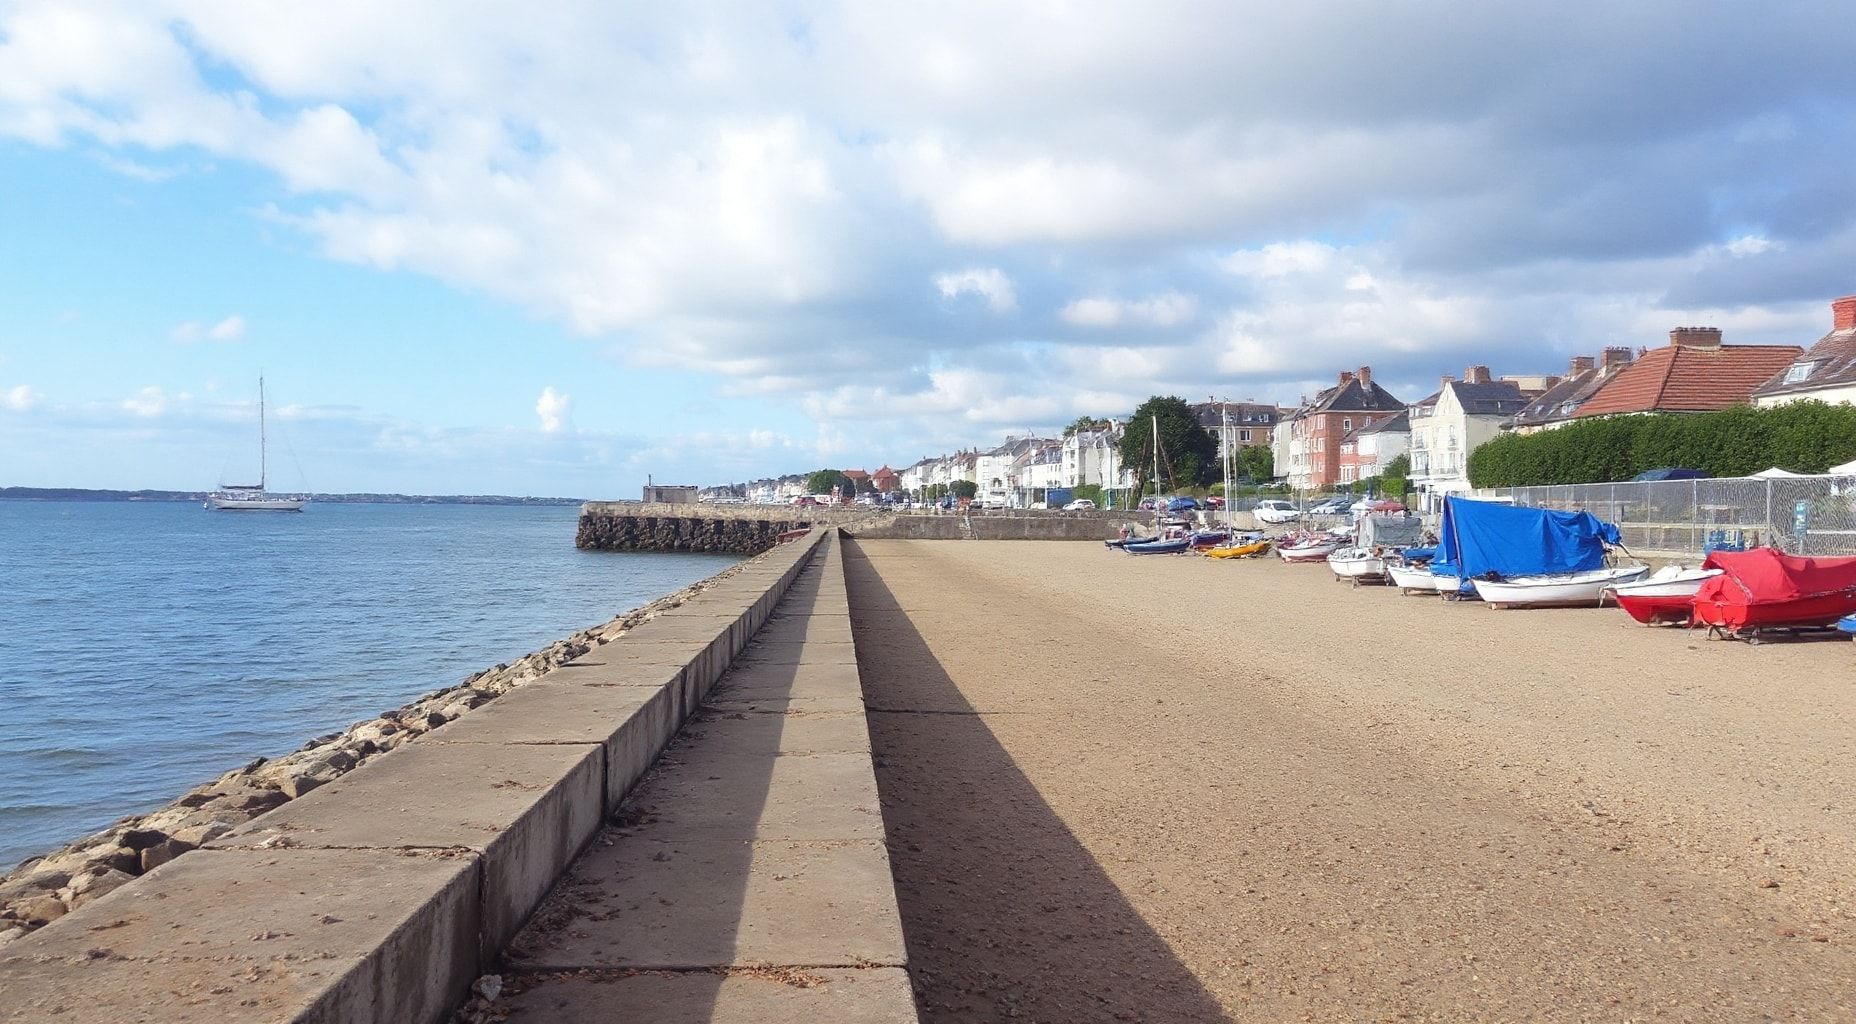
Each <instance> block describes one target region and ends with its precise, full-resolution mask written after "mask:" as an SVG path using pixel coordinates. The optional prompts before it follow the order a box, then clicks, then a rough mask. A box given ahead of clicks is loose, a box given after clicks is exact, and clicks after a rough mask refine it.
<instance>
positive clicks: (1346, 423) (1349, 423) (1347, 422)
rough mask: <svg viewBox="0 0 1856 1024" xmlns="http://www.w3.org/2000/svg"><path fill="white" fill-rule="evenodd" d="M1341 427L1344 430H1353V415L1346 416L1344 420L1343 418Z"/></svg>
mask: <svg viewBox="0 0 1856 1024" xmlns="http://www.w3.org/2000/svg"><path fill="white" fill-rule="evenodd" d="M1340 429H1342V430H1352V429H1353V417H1351V416H1349V417H1348V418H1346V419H1344V420H1341V421H1340Z"/></svg>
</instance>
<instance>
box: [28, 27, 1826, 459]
mask: <svg viewBox="0 0 1856 1024" xmlns="http://www.w3.org/2000/svg"><path fill="white" fill-rule="evenodd" d="M1606 10H1607V9H1606V8H1605V6H1604V5H1603V4H1600V3H1598V2H1597V0H1574V2H1572V3H1568V4H1561V5H1549V6H1546V7H1542V8H1541V9H1540V10H1538V11H1535V12H1533V13H1532V14H1531V15H1530V19H1529V22H1528V31H1526V32H1524V33H1520V34H1519V35H1517V34H1516V33H1515V32H1514V31H1513V25H1512V14H1511V13H1509V12H1505V11H1503V10H1500V9H1499V8H1498V7H1496V6H1494V5H1484V6H1482V7H1475V6H1469V7H1466V6H1464V5H1462V4H1459V3H1449V2H1443V0H1436V2H1426V0H1414V2H1411V3H1406V4H1398V5H1385V4H1371V3H1366V2H1364V0H1341V5H1340V7H1339V8H1329V7H1320V8H1316V7H1311V6H1309V5H1282V4H1267V3H1261V2H1257V3H1249V4H1239V5H1228V6H1227V7H1226V8H1220V9H1219V12H1218V13H1219V16H1218V17H1207V16H1206V8H1204V7H1203V5H1194V4H1171V3H1166V2H1164V0H1162V2H1159V3H1157V4H1152V5H1127V4H1111V3H1091V2H1088V0H1084V2H1080V3H1078V4H1076V5H1073V6H1072V7H1069V8H1066V16H1065V17H1063V18H1052V17H1050V16H1049V12H1048V11H1046V10H1044V9H1043V8H1041V7H1039V6H1037V5H1030V6H1023V5H1019V6H1014V5H1003V6H1002V5H998V4H993V3H985V2H982V0H947V2H945V3H941V4H936V5H933V7H932V8H927V7H910V6H907V5H902V6H898V5H885V4H850V5H838V6H835V7H824V6H821V7H817V8H814V7H811V6H809V5H805V4H802V5H801V6H800V7H798V8H791V7H780V6H769V5H764V4H749V3H735V2H730V0H697V3H695V4H693V5H658V6H651V5H645V6H642V7H639V6H630V7H626V6H619V5H609V4H599V3H593V2H591V0H580V2H569V0H564V2H561V3H555V4H545V5H536V6H534V8H533V9H531V10H527V11H525V12H524V16H523V17H521V18H510V17H509V16H508V14H507V12H506V11H504V10H501V9H497V8H496V7H495V6H494V5H491V6H487V7H486V6H477V5H457V4H453V3H446V2H444V0H402V2H397V3H392V4H378V3H376V4H366V3H359V2H349V0H341V2H336V3H329V4H321V5H275V4H267V5H254V4H222V3H211V2H204V0H135V2H130V0H94V2H92V3H85V4H72V3H65V2H58V0H15V2H13V3H10V4H5V5H4V6H0V137H5V138H10V139H23V140H26V141H27V142H28V143H29V144H34V145H42V146H52V147H71V148H76V149H77V150H78V151H79V152H91V153H95V154H97V159H98V160H99V161H100V162H101V163H103V164H104V165H105V166H108V167H113V168H114V169H115V170H116V171H117V172H118V173H122V174H127V175H130V176H131V177H137V178H142V179H158V178H160V177H161V176H163V175H165V174H167V173H169V172H168V171H167V170H166V168H169V167H174V166H180V167H184V168H187V169H188V170H189V171H191V170H192V169H194V168H198V167H201V166H202V165H204V164H207V163H212V164H218V165H227V166H234V165H239V166H244V167H249V168H256V169H257V170H259V171H260V172H263V174H264V175H268V176H269V185H268V186H260V188H261V189H263V190H264V191H265V192H267V193H268V194H264V195H261V196H260V197H259V199H258V200H257V203H256V204H255V205H257V206H258V207H259V208H260V209H261V210H263V211H264V212H263V214H262V216H263V217H265V218H266V221H267V223H266V224H265V225H264V227H265V228H266V229H267V231H271V232H273V233H275V234H279V235H281V236H282V237H283V244H285V245H290V246H293V247H294V246H297V245H303V246H305V247H307V248H309V249H311V250H312V251H316V252H319V253H321V254H323V255H324V256H326V257H328V258H331V259H335V260H339V261H345V262H349V263H353V264H359V265H363V266H368V267H375V268H380V269H386V270H394V271H406V272H410V273H414V274H421V275H425V276H427V277H430V278H434V279H437V280H440V281H443V282H446V283H449V284H451V285H453V286H455V287H457V288H459V289H462V290H466V291H470V292H473V293H483V294H487V295H489V296H491V297H493V298H496V299H500V300H504V301H507V302H510V303H514V304H518V305H520V306H522V307H524V308H526V309H528V310H531V311H534V312H536V313H538V314H539V315H541V316H544V317H547V318H551V319H554V320H556V321H559V322H561V323H563V324H566V325H568V326H569V327H571V328H572V329H574V330H576V331H579V332H583V333H586V334H591V335H600V336H603V339H604V340H603V342H602V344H604V345H605V346H607V348H608V350H610V351H613V352H615V353H617V355H618V357H619V358H621V359H626V360H632V361H637V362H646V363H650V364H651V365H653V366H657V367H665V368H669V369H673V370H683V371H688V370H696V371H698V372H701V373H705V374H712V375H714V376H716V377H719V378H721V384H720V385H719V386H718V390H719V391H720V392H721V393H722V394H724V395H725V396H728V397H735V396H739V395H761V396H778V397H779V398H780V400H782V401H789V402H792V403H794V405H796V406H797V407H799V408H801V409H803V410H805V411H807V412H808V413H809V414H810V415H812V416H813V418H814V419H815V420H816V421H817V422H816V423H815V424H814V425H815V426H817V427H818V429H819V436H820V437H821V438H822V439H823V441H822V442H821V443H823V444H827V445H832V446H835V445H839V444H850V445H876V444H879V443H890V441H888V440H885V439H884V438H885V437H887V438H890V439H891V440H893V442H894V443H896V444H898V445H906V446H908V447H917V446H918V442H919V440H920V439H925V438H929V437H943V436H946V435H947V433H948V431H949V430H951V429H952V428H951V427H949V426H946V425H947V424H959V425H964V427H963V429H969V430H971V429H991V427H992V426H994V425H997V424H998V423H1001V422H1008V423H1009V422H1011V421H1013V420H1015V419H1023V418H1029V417H1034V416H1042V415H1045V414H1046V413H1047V412H1048V414H1049V415H1051V416H1052V417H1053V418H1054V419H1055V420H1056V421H1059V422H1060V421H1061V420H1063V419H1067V418H1070V415H1071V414H1074V413H1077V412H1085V411H1087V412H1121V411H1126V410H1125V408H1123V407H1121V406H1120V404H1119V403H1123V402H1124V401H1126V400H1129V399H1133V400H1138V399H1139V398H1140V397H1144V396H1145V394H1147V393H1151V392H1153V391H1158V390H1176V391H1178V392H1180V393H1182V394H1201V393H1204V392H1205V391H1209V390H1223V389H1224V388H1225V387H1244V388H1249V387H1254V388H1255V389H1256V390H1258V391H1259V392H1269V393H1274V394H1275V395H1277V396H1279V397H1288V398H1292V397H1293V396H1294V394H1295V392H1296V390H1297V389H1298V388H1300V387H1302V386H1303V383H1304V382H1306V381H1310V380H1316V379H1328V378H1329V376H1330V373H1331V371H1332V370H1333V369H1334V368H1335V367H1337V366H1343V367H1350V368H1351V367H1353V366H1357V365H1359V364H1361V363H1365V362H1374V363H1378V364H1381V365H1382V366H1386V367H1392V368H1393V372H1396V373H1403V374H1405V375H1406V377H1407V378H1408V379H1410V380H1413V381H1422V380H1430V379H1434V377H1435V375H1436V373H1437V372H1439V371H1440V370H1450V371H1456V370H1459V369H1460V368H1461V366H1462V357H1463V356H1465V355H1467V354H1470V353H1472V352H1473V353H1477V354H1479V355H1480V356H1481V358H1480V360H1479V361H1485V362H1489V363H1491V364H1493V365H1497V366H1498V369H1501V370H1512V369H1554V368H1557V365H1549V364H1550V363H1551V364H1557V363H1558V362H1559V360H1560V359H1561V357H1562V356H1563V355H1564V354H1566V353H1568V352H1570V351H1582V352H1590V351H1592V350H1593V349H1594V348H1596V347H1599V346H1601V345H1602V344H1618V343H1622V344H1629V343H1654V341H1655V338H1656V337H1657V336H1658V335H1660V331H1661V330H1662V329H1666V326H1667V325H1668V323H1673V322H1675V321H1678V320H1681V319H1689V318H1690V316H1689V314H1690V313H1691V312H1692V313H1693V314H1694V316H1703V315H1710V316H1718V317H1719V318H1720V319H1721V320H1722V321H1723V322H1729V320H1730V318H1731V323H1733V324H1735V325H1739V327H1738V329H1740V330H1743V331H1745V332H1747V333H1749V334H1753V335H1755V336H1753V337H1747V338H1745V339H1744V340H1771V341H1779V340H1792V341H1802V342H1808V341H1810V340H1812V339H1813V338H1814V337H1815V336H1816V333H1818V331H1817V330H1815V329H1812V330H1808V331H1806V332H1804V333H1803V334H1802V335H1800V336H1795V337H1794V336H1791V335H1789V334H1785V333H1784V332H1786V331H1790V330H1793V329H1794V327H1793V325H1794V324H1796V323H1799V322H1805V323H1808V324H1812V325H1815V324H1816V323H1817V321H1819V320H1821V319H1822V314H1821V305H1822V298H1823V297H1828V296H1830V295H1836V294H1846V293H1848V292H1849V291H1850V290H1852V288H1856V285H1853V284H1852V283H1851V281H1850V279H1849V277H1848V274H1849V271H1848V269H1847V268H1849V267H1850V266H1856V230H1853V228H1852V225H1856V191H1852V190H1850V189H1849V188H1848V187H1847V182H1846V181H1845V180H1844V176H1840V175H1837V174H1835V173H1828V172H1826V171H1824V170H1823V169H1824V168H1836V167H1841V166H1843V165H1844V163H1846V159H1845V157H1844V154H1843V152H1842V148H1843V146H1844V140H1846V139H1848V138H1849V129H1850V127H1851V125H1852V124H1856V84H1853V82H1852V80H1851V79H1850V78H1849V76H1847V75H1846V76H1841V77H1839V76H1837V75H1829V76H1826V75H1825V74H1823V72H1822V69H1823V68H1827V67H1830V68H1840V67H1843V66H1845V65H1846V64H1847V60H1846V59H1845V58H1846V55H1847V53H1848V52H1849V49H1850V47H1851V45H1852V44H1853V42H1856V40H1853V37H1856V24H1852V23H1851V22H1850V20H1849V19H1841V20H1838V19H1825V18H1823V17H1822V12H1821V11H1816V10H1814V9H1812V8H1810V6H1809V5H1801V6H1798V7H1796V8H1791V7H1785V6H1784V5H1780V7H1779V8H1776V9H1765V8H1758V9H1755V8H1751V7H1748V8H1746V9H1744V10H1740V9H1735V10H1728V11H1724V12H1716V14H1715V15H1714V16H1711V17H1710V18H1707V19H1696V18H1694V17H1693V14H1692V11H1690V10H1689V9H1688V8H1687V7H1685V6H1684V5H1679V4H1675V3H1670V2H1667V0H1660V2H1659V0H1649V2H1646V3H1644V4H1642V5H1640V6H1639V7H1636V8H1633V16H1632V17H1631V18H1630V19H1628V21H1627V22H1618V21H1617V20H1616V19H1614V18H1608V17H1606ZM1337 20H1338V21H1340V22H1345V23H1346V24H1348V25H1349V26H1350V31H1348V32H1345V33H1338V34H1337V33H1335V32H1334V31H1333V25H1334V24H1335V23H1337ZM1594 25H1602V26H1605V30H1604V31H1602V32H1600V31H1595V30H1594V28H1593V26H1594ZM1718 52H1732V53H1735V54H1739V55H1740V58H1739V59H1736V60H1734V61H1730V62H1725V63H1723V62H1720V61H1710V60H1698V59H1696V54H1708V53H1718ZM1314 55H1318V59H1316V58H1315V56H1314ZM1568 82H1576V83H1578V87H1577V88H1574V89H1569V88H1568V87H1567V86H1566V83H1568ZM1594 168H1598V169H1601V170H1602V171H1603V173H1602V174H1600V173H1594ZM257 180H259V181H263V180H265V178H264V177H262V176H261V177H260V178H258V179H257ZM241 194H242V193H241ZM241 201H243V200H241ZM1723 240H1725V241H1723ZM925 281H926V282H927V283H928V284H929V286H930V287H932V288H933V289H934V291H932V292H931V291H929V290H927V289H926V288H924V287H923V285H924V282H925ZM982 302H983V303H984V304H985V306H986V307H987V309H989V310H990V311H991V312H992V313H994V314H1011V313H1014V312H1017V311H1020V310H1021V309H1022V310H1023V311H1024V312H1025V314H1026V315H1024V316H1022V317H1016V316H1013V317H1008V316H997V317H985V316H945V315H938V314H939V313H940V312H942V310H941V309H940V308H939V307H941V306H945V305H947V304H949V303H958V304H959V305H962V306H966V305H971V306H973V307H976V308H977V306H978V305H979V304H980V303H982ZM1807 306H1809V307H1812V308H1811V309H1810V310H1809V313H1810V315H1809V316H1808V317H1803V319H1802V320H1800V317H1801V316H1802V314H1799V313H1798V312H1797V311H1798V310H1802V309H1805V308H1806V307H1807ZM255 312H256V311H254V315H255ZM1652 326H1655V327H1656V329H1655V330H1651V327H1652ZM1118 331H1126V332H1130V333H1133V332H1137V331H1138V332H1141V338H1140V343H1139V344H1135V343H1133V342H1131V341H1130V339H1129V338H1128V337H1126V336H1124V335H1123V334H1119V333H1116V332H1118ZM1045 332H1048V333H1045ZM244 334H245V329H244V324H243V320H242V319H241V318H238V317H226V318H225V319H222V320H220V321H218V322H214V321H212V320H211V319H210V318H206V319H202V320H200V321H198V322H189V323H187V324H182V325H179V326H178V327H176V328H175V331H174V336H175V337H176V339H177V340H182V341H201V342H203V341H209V340H221V341H230V340H237V339H238V338H240V337H242V336H243V335H244ZM1053 368H1055V369H1053ZM1377 368H1378V367H1376V369H1377ZM1381 379H1384V380H1393V379H1394V378H1393V377H1392V376H1388V375H1387V374H1386V373H1382V374H1381ZM551 393H552V389H549V391H545V392H543V398H544V399H545V398H547V396H548V395H549V394H551ZM872 394H874V395H880V396H882V402H877V401H873V400H871V399H870V398H868V397H859V396H868V395H872ZM555 398H556V400H558V401H559V402H560V403H562V404H561V408H560V409H559V410H558V411H556V412H553V413H550V412H547V411H546V410H545V408H544V405H545V403H542V402H538V403H537V415H538V417H540V418H541V421H542V424H543V426H544V428H547V427H548V426H549V424H555V426H553V427H552V428H551V430H550V432H561V433H566V432H571V426H570V424H571V420H570V417H569V415H568V412H569V410H568V408H567V406H566V403H567V398H566V396H564V395H556V396H555ZM157 399H159V400H160V401H165V400H166V399H167V396H156V399H149V398H146V396H137V397H136V398H132V399H131V400H130V401H131V403H136V404H139V405H142V406H147V405H149V404H151V403H154V404H156V405H158V404H159V401H157ZM883 402H887V403H890V404H891V405H892V406H893V407H894V408H896V409H900V410H903V411H904V412H905V413H906V415H907V416H908V417H909V419H908V422H907V424H906V425H902V426H898V427H896V428H895V429H893V430H891V429H889V428H887V427H885V428H883V432H882V433H881V434H879V433H878V432H876V431H874V430H862V429H860V430H855V431H850V432H848V433H847V432H845V431H843V430H841V429H839V428H837V427H836V426H834V425H833V424H834V423H835V421H836V420H837V419H839V418H842V417H843V416H846V415H856V416H862V415H864V412H863V411H864V410H882V409H883V408H884V405H883V404H882V403H883ZM962 403H968V404H964V405H963V404H962ZM125 407H127V406H125ZM846 410H850V411H849V412H846ZM869 422H874V421H869ZM1012 425H1014V426H1019V427H1022V426H1024V425H1025V424H1023V423H1013V424H1012ZM789 429H790V428H789ZM794 432H795V433H797V431H794ZM522 433H524V434H530V433H532V432H531V431H523V432H522ZM433 443H437V442H433ZM555 443H557V444H558V443H559V442H558V439H557V440H556V442H555ZM807 443H808V444H810V443H811V442H810V440H809V439H808V442H807ZM770 450H772V451H774V452H776V453H778V452H780V451H783V449H782V448H780V447H778V446H775V447H774V448H773V449H770ZM847 454H848V453H847ZM876 454H881V453H876ZM917 454H920V453H917Z"/></svg>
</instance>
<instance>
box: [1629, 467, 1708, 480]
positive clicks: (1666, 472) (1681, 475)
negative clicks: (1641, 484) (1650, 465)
mask: <svg viewBox="0 0 1856 1024" xmlns="http://www.w3.org/2000/svg"><path fill="white" fill-rule="evenodd" d="M1631 479H1632V480H1651V481H1654V480H1706V479H1708V474H1706V473H1703V472H1702V471H1701V470H1699V469H1677V468H1674V467H1666V468H1663V469H1646V470H1644V471H1643V472H1641V473H1638V474H1637V475H1636V476H1633V477H1631Z"/></svg>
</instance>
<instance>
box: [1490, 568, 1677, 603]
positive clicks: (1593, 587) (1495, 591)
mask: <svg viewBox="0 0 1856 1024" xmlns="http://www.w3.org/2000/svg"><path fill="white" fill-rule="evenodd" d="M1649 571H1650V567H1649V566H1647V565H1633V566H1626V567H1623V568H1615V569H1594V570H1592V571H1591V572H1580V573H1568V574H1561V575H1554V576H1516V577H1514V578H1513V579H1506V580H1501V581H1499V582H1498V581H1494V580H1474V581H1472V582H1473V583H1474V585H1475V587H1476V596H1477V597H1480V598H1482V601H1483V603H1484V604H1487V605H1488V606H1489V607H1491V608H1580V607H1592V608H1595V607H1597V606H1599V605H1600V604H1602V603H1604V598H1605V597H1606V591H1608V590H1609V589H1610V588H1612V587H1614V586H1617V585H1618V584H1621V583H1631V582H1634V581H1636V580H1638V579H1641V578H1642V577H1643V574H1644V573H1647V572H1649Z"/></svg>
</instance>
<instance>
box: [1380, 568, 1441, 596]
mask: <svg viewBox="0 0 1856 1024" xmlns="http://www.w3.org/2000/svg"><path fill="white" fill-rule="evenodd" d="M1386 575H1387V576H1390V577H1391V578H1392V585H1393V586H1395V587H1397V588H1398V589H1399V591H1400V592H1401V593H1406V594H1435V593H1437V584H1438V581H1439V580H1442V579H1443V578H1444V577H1441V576H1435V575H1432V573H1431V567H1430V566H1428V565H1404V564H1400V563H1396V562H1394V563H1390V564H1388V565H1387V566H1386ZM1455 578H1456V577H1454V576H1452V577H1450V579H1452V580H1454V579H1455Z"/></svg>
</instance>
